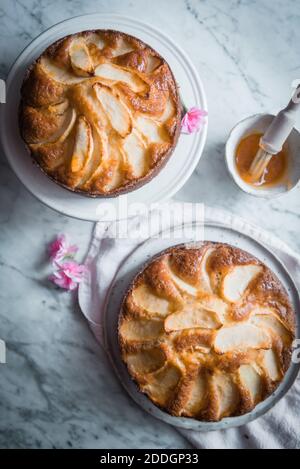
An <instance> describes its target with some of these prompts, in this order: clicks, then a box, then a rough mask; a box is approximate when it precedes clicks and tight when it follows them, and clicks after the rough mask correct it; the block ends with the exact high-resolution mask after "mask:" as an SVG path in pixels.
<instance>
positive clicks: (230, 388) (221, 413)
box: [213, 373, 239, 418]
mask: <svg viewBox="0 0 300 469" xmlns="http://www.w3.org/2000/svg"><path fill="white" fill-rule="evenodd" d="M213 385H214V388H215V390H216V402H217V404H218V418H221V417H225V416H226V415H228V414H229V413H231V412H232V411H233V410H234V409H235V408H236V406H237V404H238V403H239V392H238V389H237V386H236V384H235V383H234V382H233V380H232V379H231V377H230V376H229V375H227V374H225V373H216V374H214V376H213Z"/></svg>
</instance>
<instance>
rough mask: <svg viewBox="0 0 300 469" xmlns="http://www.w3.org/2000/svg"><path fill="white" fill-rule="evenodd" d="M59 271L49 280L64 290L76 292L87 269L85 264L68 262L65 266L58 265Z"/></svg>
mask: <svg viewBox="0 0 300 469" xmlns="http://www.w3.org/2000/svg"><path fill="white" fill-rule="evenodd" d="M56 266H57V268H58V270H56V271H55V272H54V273H53V274H52V275H50V277H49V280H50V281H51V282H53V283H54V284H55V285H57V286H58V287H60V288H63V289H64V290H75V288H76V287H77V286H78V284H79V283H80V282H81V280H82V278H83V275H84V273H85V272H86V271H87V268H86V267H85V266H84V265H83V264H78V263H77V262H75V261H66V262H64V263H63V264H57V263H56Z"/></svg>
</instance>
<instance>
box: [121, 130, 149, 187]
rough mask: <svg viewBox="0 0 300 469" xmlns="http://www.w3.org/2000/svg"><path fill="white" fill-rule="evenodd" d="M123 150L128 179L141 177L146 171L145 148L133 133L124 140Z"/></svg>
mask: <svg viewBox="0 0 300 469" xmlns="http://www.w3.org/2000/svg"><path fill="white" fill-rule="evenodd" d="M123 150H124V153H125V161H126V163H127V165H128V177H129V178H139V177H142V176H143V175H144V174H145V172H146V170H147V160H146V148H145V146H144V145H143V142H142V140H141V139H140V138H139V136H138V135H137V133H136V132H135V131H134V132H131V134H130V135H128V137H126V138H125V139H124V143H123Z"/></svg>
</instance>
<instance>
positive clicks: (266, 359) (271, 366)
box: [262, 349, 281, 381]
mask: <svg viewBox="0 0 300 469" xmlns="http://www.w3.org/2000/svg"><path fill="white" fill-rule="evenodd" d="M262 366H263V369H264V371H265V373H266V374H267V376H268V377H269V378H270V379H271V380H272V381H278V380H279V378H280V377H281V372H280V369H279V365H278V360H277V356H276V353H275V352H274V350H272V349H270V350H264V352H263V359H262Z"/></svg>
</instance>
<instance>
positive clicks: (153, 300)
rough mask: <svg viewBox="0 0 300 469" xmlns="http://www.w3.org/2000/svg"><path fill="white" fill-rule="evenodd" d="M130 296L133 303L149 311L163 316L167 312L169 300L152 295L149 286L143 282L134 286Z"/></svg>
mask: <svg viewBox="0 0 300 469" xmlns="http://www.w3.org/2000/svg"><path fill="white" fill-rule="evenodd" d="M132 296H133V301H134V302H135V304H136V305H137V306H140V307H141V308H143V309H145V310H146V311H148V312H149V313H153V314H157V315H158V316H162V317H165V316H166V315H167V314H168V312H169V302H168V301H167V300H165V299H164V298H160V297H158V296H157V295H154V294H153V293H152V291H151V290H150V288H149V287H148V286H147V285H145V284H141V285H140V286H138V287H137V288H135V290H134V291H133V293H132Z"/></svg>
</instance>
